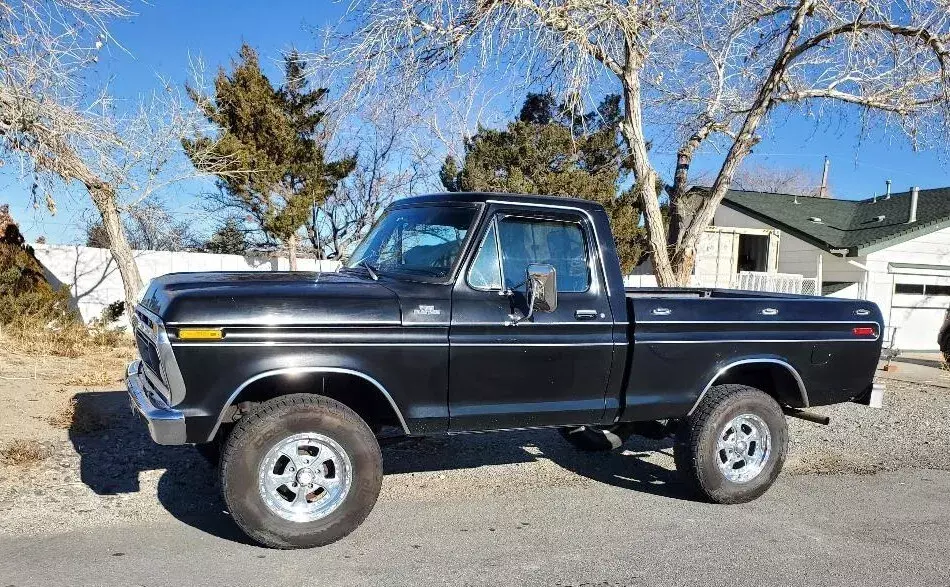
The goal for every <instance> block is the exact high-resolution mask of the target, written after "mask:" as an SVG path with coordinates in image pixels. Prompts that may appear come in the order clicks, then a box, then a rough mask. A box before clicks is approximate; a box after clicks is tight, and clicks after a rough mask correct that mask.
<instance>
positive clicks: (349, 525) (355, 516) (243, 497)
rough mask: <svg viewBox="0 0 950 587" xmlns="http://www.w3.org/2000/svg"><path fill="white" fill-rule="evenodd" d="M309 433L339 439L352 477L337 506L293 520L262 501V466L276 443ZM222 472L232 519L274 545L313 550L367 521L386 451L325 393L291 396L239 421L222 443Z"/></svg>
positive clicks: (251, 534) (356, 418) (357, 419)
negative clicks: (325, 512)
mask: <svg viewBox="0 0 950 587" xmlns="http://www.w3.org/2000/svg"><path fill="white" fill-rule="evenodd" d="M305 432H316V433H319V434H322V435H325V436H327V437H329V438H331V439H333V440H334V441H336V442H337V443H338V444H339V445H340V446H341V447H342V449H343V450H344V451H345V452H346V455H347V456H348V458H349V460H350V462H351V464H352V475H353V477H352V484H351V486H350V489H349V492H348V493H347V495H346V497H345V499H344V500H343V502H342V503H341V504H340V505H339V507H337V509H335V510H334V511H332V512H331V513H329V514H328V515H327V516H326V517H324V518H321V519H318V520H315V521H312V522H293V521H290V520H286V519H284V518H282V517H280V516H278V515H276V514H275V513H274V512H273V511H271V510H270V509H269V508H268V507H267V505H266V504H265V503H264V500H263V499H262V498H261V492H260V488H259V481H258V479H259V468H260V466H261V462H262V459H263V458H264V456H265V454H266V453H267V451H268V450H269V449H270V448H271V447H272V446H273V445H274V444H275V443H277V442H279V441H280V440H281V439H283V438H287V437H289V436H292V435H294V434H298V433H305ZM220 475H221V490H222V493H223V494H224V501H225V503H226V504H227V507H228V510H229V511H230V513H231V517H232V518H233V519H234V521H235V523H237V525H238V526H239V527H240V528H241V530H243V531H244V532H245V533H246V534H247V535H248V536H249V537H250V538H251V539H253V540H254V541H256V542H258V543H260V544H262V545H264V546H268V547H271V548H281V549H291V548H310V547H314V546H324V545H327V544H330V543H332V542H335V541H337V540H339V539H341V538H343V537H344V536H346V535H347V534H349V533H350V532H352V531H353V530H355V529H356V528H357V527H358V526H359V525H360V524H361V523H362V522H363V520H364V519H366V516H368V515H369V513H370V511H372V509H373V506H374V505H375V504H376V499H377V497H378V496H379V490H380V488H381V486H382V480H383V466H382V454H381V452H380V449H379V444H378V443H377V441H376V437H375V436H374V435H373V431H372V430H371V429H370V427H369V426H367V424H366V422H364V421H363V419H362V418H360V417H359V415H357V414H356V412H354V411H353V410H351V409H350V408H348V407H347V406H345V405H343V404H341V403H340V402H338V401H335V400H332V399H330V398H327V397H323V396H318V395H312V394H292V395H285V396H281V397H278V398H275V399H272V400H269V401H267V402H264V403H262V404H260V405H259V406H257V407H256V408H255V409H253V410H252V411H251V412H250V413H248V414H247V415H246V416H244V417H243V418H241V419H240V420H239V421H238V422H237V424H235V426H234V429H233V430H232V431H231V433H230V434H229V435H228V437H227V439H226V440H225V441H224V446H223V449H222V452H221V462H220Z"/></svg>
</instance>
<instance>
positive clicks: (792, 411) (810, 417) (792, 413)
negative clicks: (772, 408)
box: [782, 406, 831, 426]
mask: <svg viewBox="0 0 950 587" xmlns="http://www.w3.org/2000/svg"><path fill="white" fill-rule="evenodd" d="M782 411H783V412H785V415H786V416H789V417H790V418H798V419H799V420H806V421H808V422H813V423H815V424H821V425H822V426H827V425H828V424H830V423H831V418H829V417H828V416H819V415H818V414H813V413H811V412H806V411H805V410H799V409H798V408H790V407H788V406H785V407H783V408H782Z"/></svg>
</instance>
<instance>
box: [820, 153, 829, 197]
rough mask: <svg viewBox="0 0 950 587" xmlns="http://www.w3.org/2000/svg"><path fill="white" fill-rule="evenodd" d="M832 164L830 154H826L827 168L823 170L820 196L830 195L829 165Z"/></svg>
mask: <svg viewBox="0 0 950 587" xmlns="http://www.w3.org/2000/svg"><path fill="white" fill-rule="evenodd" d="M830 165H831V161H830V160H828V155H825V168H824V170H823V171H822V172H821V187H820V188H818V197H819V198H827V197H828V167H829V166H830Z"/></svg>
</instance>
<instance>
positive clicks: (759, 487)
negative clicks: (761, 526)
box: [673, 384, 788, 504]
mask: <svg viewBox="0 0 950 587" xmlns="http://www.w3.org/2000/svg"><path fill="white" fill-rule="evenodd" d="M741 414H753V415H755V416H758V417H759V418H761V419H762V420H763V421H764V422H765V423H766V425H767V426H768V429H769V433H770V435H771V443H770V444H771V446H770V449H769V450H770V452H769V454H768V456H767V459H766V461H765V464H764V468H763V469H762V470H761V472H759V473H758V474H757V475H756V476H755V477H753V478H752V479H749V480H748V481H745V482H742V483H736V482H733V481H730V480H729V479H727V478H726V476H725V475H724V474H723V472H722V471H720V469H719V465H718V464H717V462H716V459H717V458H718V448H717V440H718V439H717V435H718V434H719V433H720V431H721V430H722V429H723V427H724V426H726V425H727V424H728V423H729V422H730V421H731V420H732V419H733V418H735V417H736V416H739V415H741ZM787 452H788V427H787V425H786V421H785V414H784V413H782V408H781V406H779V404H778V402H776V401H775V400H774V399H773V398H772V397H771V396H770V395H768V394H767V393H765V392H763V391H761V390H758V389H756V388H754V387H749V386H747V385H737V384H727V385H717V386H715V387H713V388H711V389H710V390H709V391H708V392H707V393H706V395H705V396H704V397H703V399H702V401H701V402H700V403H699V405H698V406H697V407H696V410H695V411H694V412H693V413H692V414H691V415H690V416H687V417H686V419H685V420H684V421H683V422H682V423H681V425H680V427H679V429H678V430H677V434H676V441H675V444H674V445H673V456H674V461H675V463H676V469H677V471H678V472H679V474H680V476H681V477H682V478H683V480H684V481H685V482H686V483H687V484H688V485H689V486H690V487H691V488H692V489H694V490H695V491H696V492H697V493H698V494H699V495H701V496H702V497H704V498H705V499H708V500H709V501H712V502H714V503H723V504H731V503H745V502H748V501H752V500H754V499H756V498H757V497H759V496H760V495H762V494H763V493H765V492H766V491H767V490H768V488H769V487H771V485H772V483H773V482H774V481H775V479H776V478H777V477H778V475H779V473H780V472H781V470H782V465H783V464H784V463H785V456H786V454H787Z"/></svg>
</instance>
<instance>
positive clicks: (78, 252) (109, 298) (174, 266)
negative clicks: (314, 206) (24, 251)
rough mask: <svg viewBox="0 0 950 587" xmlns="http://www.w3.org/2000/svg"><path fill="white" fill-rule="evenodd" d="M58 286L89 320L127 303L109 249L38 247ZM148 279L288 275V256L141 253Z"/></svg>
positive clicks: (303, 267) (308, 266) (317, 265)
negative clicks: (182, 275) (198, 273)
mask: <svg viewBox="0 0 950 587" xmlns="http://www.w3.org/2000/svg"><path fill="white" fill-rule="evenodd" d="M32 246H33V249H34V251H35V253H36V258H37V259H38V260H39V262H40V263H41V264H42V265H43V267H44V268H45V269H46V272H47V278H48V279H49V280H50V283H52V284H53V285H54V286H66V287H68V288H69V291H70V292H71V293H72V298H73V302H74V303H75V304H76V307H77V308H78V309H79V312H80V313H81V314H82V317H83V319H84V320H86V321H87V322H88V321H89V320H92V319H94V318H98V317H99V316H101V315H102V311H103V309H105V307H106V306H108V305H109V304H111V303H113V302H116V301H118V300H122V299H124V297H125V295H124V293H123V289H122V279H121V278H120V277H119V271H118V269H117V268H116V264H115V261H113V260H112V254H111V253H110V252H109V250H108V249H98V248H94V247H83V246H79V245H40V244H34V245H32ZM134 253H135V262H136V264H137V265H138V268H139V272H140V273H141V275H142V280H143V281H144V282H146V283H147V282H148V281H149V280H150V279H153V278H155V277H158V276H160V275H165V274H166V273H177V272H187V271H286V270H287V269H288V268H289V262H288V260H287V258H286V257H283V258H280V257H264V256H242V255H217V254H212V253H185V252H170V251H135V252H134ZM297 267H298V269H299V270H300V271H336V269H337V268H338V267H339V262H337V261H318V260H316V259H298V260H297Z"/></svg>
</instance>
